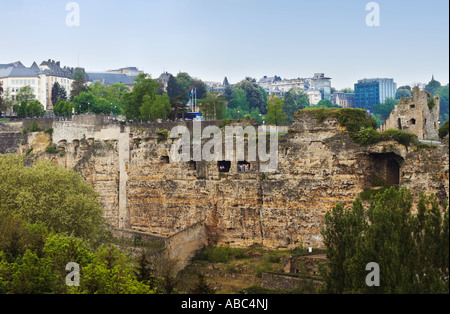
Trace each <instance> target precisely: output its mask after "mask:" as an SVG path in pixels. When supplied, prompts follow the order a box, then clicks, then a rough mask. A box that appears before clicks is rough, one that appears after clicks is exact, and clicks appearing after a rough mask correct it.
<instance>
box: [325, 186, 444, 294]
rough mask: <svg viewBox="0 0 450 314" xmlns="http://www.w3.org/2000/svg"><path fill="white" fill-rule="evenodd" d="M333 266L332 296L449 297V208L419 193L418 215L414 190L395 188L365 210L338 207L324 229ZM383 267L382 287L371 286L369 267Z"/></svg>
mask: <svg viewBox="0 0 450 314" xmlns="http://www.w3.org/2000/svg"><path fill="white" fill-rule="evenodd" d="M322 235H323V238H324V244H325V246H326V249H327V257H328V259H329V263H328V264H327V269H326V270H323V272H324V273H323V275H324V279H325V282H326V284H325V286H324V291H325V292H327V293H333V294H335V293H376V294H379V293H401V294H404V293H414V294H416V293H449V282H448V279H449V273H448V271H449V209H448V204H445V206H444V207H442V206H441V205H440V204H439V201H438V199H437V198H436V196H434V195H431V196H429V197H427V196H425V195H424V194H420V201H419V203H418V205H417V213H416V214H414V213H413V205H412V195H411V192H410V191H409V190H406V189H400V190H399V189H397V188H395V187H392V188H389V189H385V190H383V192H380V193H378V194H376V195H374V196H372V198H371V200H370V206H369V207H368V208H365V207H364V205H363V203H362V202H361V200H360V199H359V198H357V199H356V200H355V201H354V203H353V206H352V207H351V208H350V209H348V210H347V209H345V208H344V207H343V206H342V205H341V204H338V205H337V206H336V207H334V208H333V209H332V210H331V211H330V212H328V213H327V214H326V216H325V228H324V229H323V231H322ZM372 262H375V263H377V264H378V265H379V267H380V286H378V287H377V286H375V287H369V286H368V285H366V276H367V275H368V271H366V265H367V264H369V263H372Z"/></svg>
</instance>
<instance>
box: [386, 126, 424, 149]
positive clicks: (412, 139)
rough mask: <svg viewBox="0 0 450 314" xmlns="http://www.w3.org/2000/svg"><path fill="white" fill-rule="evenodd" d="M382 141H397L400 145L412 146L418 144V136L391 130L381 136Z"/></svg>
mask: <svg viewBox="0 0 450 314" xmlns="http://www.w3.org/2000/svg"><path fill="white" fill-rule="evenodd" d="M381 138H382V140H385V141H386V140H395V141H397V142H398V143H400V144H402V145H405V146H406V147H408V146H411V145H412V144H414V143H416V142H417V135H415V134H412V133H409V132H405V131H402V130H394V129H389V130H386V131H385V132H383V133H382V134H381Z"/></svg>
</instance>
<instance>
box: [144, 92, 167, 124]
mask: <svg viewBox="0 0 450 314" xmlns="http://www.w3.org/2000/svg"><path fill="white" fill-rule="evenodd" d="M143 101H144V102H143V104H142V106H141V115H142V119H143V120H144V121H152V122H153V121H156V120H158V119H163V120H166V119H167V118H168V116H169V114H170V99H169V96H167V94H163V95H155V97H154V99H152V98H151V97H150V96H149V95H145V96H144V99H143Z"/></svg>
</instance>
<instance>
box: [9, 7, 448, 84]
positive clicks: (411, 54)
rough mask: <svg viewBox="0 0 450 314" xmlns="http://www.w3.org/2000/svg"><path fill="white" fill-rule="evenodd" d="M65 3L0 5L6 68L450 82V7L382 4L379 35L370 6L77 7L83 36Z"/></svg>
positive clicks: (342, 81) (234, 78)
mask: <svg viewBox="0 0 450 314" xmlns="http://www.w3.org/2000/svg"><path fill="white" fill-rule="evenodd" d="M69 2H70V1H67V0H13V1H12V0H0V29H1V30H2V40H1V42H0V63H9V62H13V61H22V63H24V64H25V65H26V66H30V65H31V64H32V62H33V61H36V62H38V63H40V62H42V61H43V60H47V59H54V60H56V61H61V64H62V65H67V66H78V60H79V65H80V66H82V67H84V68H86V70H87V71H104V70H108V69H113V68H119V67H127V66H136V67H138V68H140V69H142V70H144V71H145V72H146V73H149V74H151V75H152V76H153V77H154V78H155V77H158V76H159V75H160V74H161V73H162V72H163V71H164V70H167V71H168V72H170V73H172V74H176V73H178V72H179V71H182V72H188V73H189V74H190V75H191V76H195V77H199V78H201V79H203V80H204V81H222V80H223V79H224V77H225V76H227V77H228V79H229V81H230V82H231V83H236V82H238V81H240V80H242V79H243V78H245V77H246V76H251V77H254V78H257V79H259V78H261V77H262V76H264V75H267V76H274V75H279V76H281V77H282V78H297V77H311V76H312V75H313V74H314V73H317V72H323V73H325V74H326V75H327V76H329V77H332V78H333V81H332V84H333V86H334V87H336V88H338V89H340V88H344V87H353V85H354V83H355V82H356V81H357V80H358V79H362V78H366V77H367V78H369V77H392V78H394V79H395V81H396V82H397V83H398V84H399V85H404V84H412V83H416V82H428V81H429V80H430V78H431V75H432V74H434V75H435V78H436V79H437V80H439V81H440V82H441V83H444V84H447V83H448V81H449V13H448V12H449V1H448V0H427V1H424V0H420V1H418V0H409V1H402V0H383V1H376V3H378V4H379V7H380V21H381V25H380V26H379V27H368V26H367V25H366V16H367V15H368V14H369V12H368V11H366V4H367V3H369V2H370V1H365V0H339V1H338V0H315V1H304V0H276V1H275V0H221V1H219V0H127V1H123V0H122V1H116V0H89V1H87V0H78V1H74V2H76V3H78V5H79V7H80V26H79V27H68V26H67V25H66V16H67V15H68V14H69V13H70V12H69V11H66V5H67V3H69ZM78 56H79V57H78Z"/></svg>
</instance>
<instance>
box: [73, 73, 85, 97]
mask: <svg viewBox="0 0 450 314" xmlns="http://www.w3.org/2000/svg"><path fill="white" fill-rule="evenodd" d="M72 79H73V80H74V81H73V82H72V91H71V92H70V97H71V99H72V100H73V99H74V98H75V97H76V96H78V95H80V94H81V93H83V92H87V91H88V87H87V85H86V83H87V82H86V73H84V71H83V70H82V69H77V70H75V73H74V74H73V77H72Z"/></svg>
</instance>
